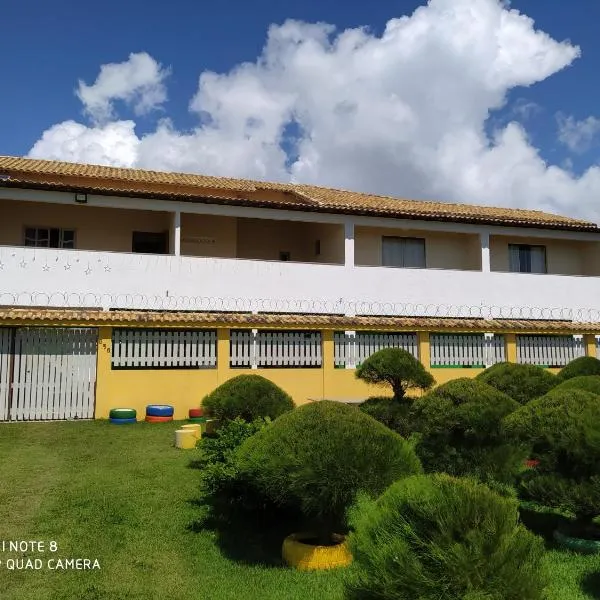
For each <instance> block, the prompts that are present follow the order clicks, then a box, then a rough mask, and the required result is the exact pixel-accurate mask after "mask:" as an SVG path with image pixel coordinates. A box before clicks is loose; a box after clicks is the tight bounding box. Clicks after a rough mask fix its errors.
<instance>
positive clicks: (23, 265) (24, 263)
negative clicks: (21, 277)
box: [19, 260, 27, 269]
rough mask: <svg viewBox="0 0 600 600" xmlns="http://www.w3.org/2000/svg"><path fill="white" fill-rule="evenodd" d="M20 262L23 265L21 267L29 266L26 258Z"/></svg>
mask: <svg viewBox="0 0 600 600" xmlns="http://www.w3.org/2000/svg"><path fill="white" fill-rule="evenodd" d="M19 264H20V265H21V269H24V268H25V267H26V266H27V263H26V262H25V261H24V260H22V261H21V262H20V263H19Z"/></svg>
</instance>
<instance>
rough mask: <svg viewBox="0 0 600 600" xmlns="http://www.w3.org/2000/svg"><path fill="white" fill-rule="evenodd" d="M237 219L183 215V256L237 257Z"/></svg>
mask: <svg viewBox="0 0 600 600" xmlns="http://www.w3.org/2000/svg"><path fill="white" fill-rule="evenodd" d="M237 226H238V219H237V218H236V217H220V216H216V215H196V214H191V213H184V214H182V215H181V254H182V255H184V256H215V257H219V258H235V257H236V256H237Z"/></svg>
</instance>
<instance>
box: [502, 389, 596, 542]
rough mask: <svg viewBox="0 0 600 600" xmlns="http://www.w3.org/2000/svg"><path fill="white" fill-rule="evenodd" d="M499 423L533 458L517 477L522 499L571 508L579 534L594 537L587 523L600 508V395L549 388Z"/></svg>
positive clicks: (594, 534)
mask: <svg viewBox="0 0 600 600" xmlns="http://www.w3.org/2000/svg"><path fill="white" fill-rule="evenodd" d="M505 427H506V429H507V430H508V431H509V432H511V433H512V434H513V435H515V436H516V437H518V438H520V439H521V440H523V441H524V442H526V443H528V444H530V445H531V447H532V458H534V459H537V460H538V461H539V464H538V466H537V467H536V468H535V469H532V470H531V471H527V472H526V473H524V475H523V478H522V481H521V482H520V494H521V495H522V496H523V497H524V499H526V500H533V501H535V502H537V503H539V504H542V505H545V506H550V507H553V508H556V509H560V510H563V511H569V512H571V513H574V514H575V515H576V524H575V525H576V526H577V528H578V529H579V530H580V531H581V532H582V537H585V536H587V535H588V534H589V537H598V539H600V532H599V531H598V529H597V527H593V526H592V520H593V519H594V517H595V516H597V515H599V514H600V398H599V397H598V396H597V395H596V394H592V393H590V392H586V391H583V390H577V389H562V390H553V391H552V392H550V393H549V394H546V395H545V396H543V397H542V398H538V399H537V400H533V401H532V402H530V403H529V404H527V405H526V406H522V407H521V408H520V409H519V410H517V411H515V412H514V413H512V414H510V415H509V416H508V417H506V419H505Z"/></svg>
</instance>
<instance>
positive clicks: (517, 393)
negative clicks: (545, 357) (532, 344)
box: [476, 362, 558, 404]
mask: <svg viewBox="0 0 600 600" xmlns="http://www.w3.org/2000/svg"><path fill="white" fill-rule="evenodd" d="M476 379H477V380H479V381H482V382H483V383H487V384H488V385H491V386H492V387H494V388H496V389H497V390H500V391H501V392H504V393H505V394H507V395H508V396H510V397H511V398H512V399H513V400H516V401H517V402H518V403H519V404H526V403H527V402H529V401H530V400H533V399H534V398H539V397H540V396H543V395H544V394H547V393H548V392H549V391H550V390H551V389H552V388H553V387H554V386H555V385H557V384H558V380H557V379H556V375H553V374H552V373H550V372H549V371H546V370H545V369H543V368H542V367H538V366H536V365H517V364H515V363H509V362H503V363H497V364H495V365H494V366H492V367H489V368H488V369H486V370H485V371H483V372H481V373H479V375H477V377H476Z"/></svg>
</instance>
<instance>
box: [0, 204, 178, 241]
mask: <svg viewBox="0 0 600 600" xmlns="http://www.w3.org/2000/svg"><path fill="white" fill-rule="evenodd" d="M169 224H170V214H169V213H162V212H156V211H140V210H123V209H116V208H98V207H94V206H86V205H79V204H73V205H72V206H67V205H63V204H46V203H42V202H16V201H13V200H0V244H2V245H7V246H21V245H23V243H24V229H25V227H28V226H31V227H61V228H63V229H74V230H75V247H76V248H77V249H79V250H104V251H108V250H110V251H114V252H131V241H132V232H133V231H148V232H156V233H158V232H162V231H169Z"/></svg>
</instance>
